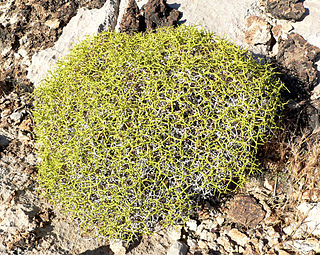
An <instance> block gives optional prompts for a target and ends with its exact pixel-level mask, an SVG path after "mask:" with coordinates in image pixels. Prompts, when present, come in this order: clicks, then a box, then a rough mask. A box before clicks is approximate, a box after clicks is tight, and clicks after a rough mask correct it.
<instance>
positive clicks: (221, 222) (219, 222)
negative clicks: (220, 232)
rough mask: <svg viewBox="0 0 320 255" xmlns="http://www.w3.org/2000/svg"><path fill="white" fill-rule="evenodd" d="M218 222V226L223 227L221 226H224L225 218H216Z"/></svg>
mask: <svg viewBox="0 0 320 255" xmlns="http://www.w3.org/2000/svg"><path fill="white" fill-rule="evenodd" d="M216 221H217V223H218V225H220V226H221V225H222V224H223V222H224V217H222V216H218V217H217V218H216Z"/></svg>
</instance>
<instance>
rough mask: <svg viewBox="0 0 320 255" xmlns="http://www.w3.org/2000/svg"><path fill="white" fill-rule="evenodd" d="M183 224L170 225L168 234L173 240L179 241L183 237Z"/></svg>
mask: <svg viewBox="0 0 320 255" xmlns="http://www.w3.org/2000/svg"><path fill="white" fill-rule="evenodd" d="M181 229H182V226H170V227H169V228H168V230H167V233H168V236H169V238H170V239H171V240H172V241H177V240H179V239H180V238H181Z"/></svg>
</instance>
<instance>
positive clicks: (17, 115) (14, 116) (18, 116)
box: [10, 112, 23, 123]
mask: <svg viewBox="0 0 320 255" xmlns="http://www.w3.org/2000/svg"><path fill="white" fill-rule="evenodd" d="M22 117H23V113H22V112H14V113H12V114H11V115H10V119H12V120H13V121H14V122H15V123H19V122H20V121H21V119H22Z"/></svg>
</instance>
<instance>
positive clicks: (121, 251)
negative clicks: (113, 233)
mask: <svg viewBox="0 0 320 255" xmlns="http://www.w3.org/2000/svg"><path fill="white" fill-rule="evenodd" d="M110 249H111V250H112V251H113V252H114V253H115V254H117V255H125V254H126V248H125V247H124V246H123V242H122V241H121V240H113V241H111V242H110Z"/></svg>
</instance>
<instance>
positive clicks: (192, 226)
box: [186, 220, 198, 232]
mask: <svg viewBox="0 0 320 255" xmlns="http://www.w3.org/2000/svg"><path fill="white" fill-rule="evenodd" d="M186 225H187V227H188V228H189V230H191V231H194V232H195V231H196V230H197V226H198V224H197V221H196V220H189V221H187V222H186Z"/></svg>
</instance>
